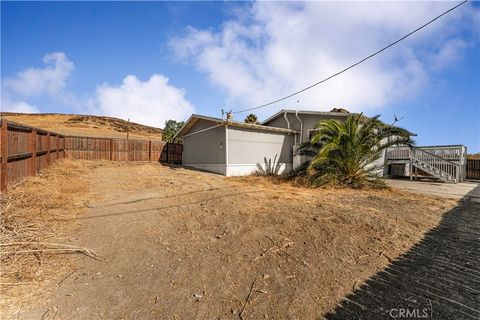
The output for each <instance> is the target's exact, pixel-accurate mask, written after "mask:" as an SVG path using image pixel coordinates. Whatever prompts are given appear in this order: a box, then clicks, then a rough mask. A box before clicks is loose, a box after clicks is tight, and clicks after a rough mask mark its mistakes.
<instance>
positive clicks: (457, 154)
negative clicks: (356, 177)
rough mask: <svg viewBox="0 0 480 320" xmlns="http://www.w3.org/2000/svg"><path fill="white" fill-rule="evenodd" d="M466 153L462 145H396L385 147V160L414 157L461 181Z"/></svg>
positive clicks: (409, 159)
mask: <svg viewBox="0 0 480 320" xmlns="http://www.w3.org/2000/svg"><path fill="white" fill-rule="evenodd" d="M466 155H467V150H466V147H465V146H463V145H449V146H422V147H408V146H397V147H390V148H388V149H387V152H386V160H387V161H388V160H406V161H412V160H415V159H416V160H419V161H422V162H423V163H425V164H427V165H429V166H431V167H432V168H435V169H437V170H440V171H442V172H443V173H447V174H449V175H451V176H452V177H454V178H456V180H457V181H461V180H463V179H464V178H465V177H464V174H465V165H466Z"/></svg>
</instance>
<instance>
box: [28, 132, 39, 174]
mask: <svg viewBox="0 0 480 320" xmlns="http://www.w3.org/2000/svg"><path fill="white" fill-rule="evenodd" d="M28 138H29V140H30V141H29V146H28V149H29V150H30V152H31V153H32V156H31V157H30V170H29V171H30V175H32V176H35V175H37V129H32V132H30V134H29V135H28Z"/></svg>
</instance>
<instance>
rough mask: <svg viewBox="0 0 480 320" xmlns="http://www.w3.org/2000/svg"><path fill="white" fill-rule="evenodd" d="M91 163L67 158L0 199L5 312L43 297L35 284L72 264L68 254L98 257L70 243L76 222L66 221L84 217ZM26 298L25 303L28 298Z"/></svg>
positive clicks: (1, 280) (2, 290)
mask: <svg viewBox="0 0 480 320" xmlns="http://www.w3.org/2000/svg"><path fill="white" fill-rule="evenodd" d="M91 165H92V164H91V163H89V162H74V161H71V160H64V161H61V162H59V163H57V164H55V165H53V166H52V167H51V168H49V169H48V170H46V171H44V172H43V173H42V174H40V175H39V176H37V177H31V178H29V179H27V180H25V181H24V182H23V183H21V184H20V185H18V186H16V187H14V188H12V189H11V190H9V192H8V193H7V194H6V195H4V194H2V198H1V202H0V205H1V216H0V258H1V273H0V283H1V287H0V288H1V294H2V297H4V299H2V304H1V307H2V309H3V308H4V307H6V306H8V304H9V302H8V300H9V299H12V298H15V297H16V296H17V297H18V296H19V295H22V296H23V295H25V294H26V293H27V292H28V293H29V294H31V295H32V296H35V295H36V294H38V293H39V292H38V290H36V289H39V288H36V284H38V283H44V282H48V281H49V280H50V278H51V277H52V275H55V277H56V276H58V272H59V270H62V268H64V267H66V266H68V264H69V257H68V255H67V254H71V253H84V254H92V255H93V254H94V253H93V252H91V251H88V250H86V251H85V250H83V248H77V247H74V246H70V245H68V244H67V242H68V237H67V235H68V234H69V233H70V232H71V231H72V230H73V229H74V228H75V224H72V223H67V222H66V219H69V218H72V217H75V216H77V215H78V214H80V213H81V212H82V211H83V210H84V208H85V205H86V203H88V201H89V191H88V189H89V185H88V180H87V179H86V176H87V172H88V171H87V169H88V167H89V166H91ZM28 299H29V298H28V297H26V298H24V299H22V300H23V301H25V300H28Z"/></svg>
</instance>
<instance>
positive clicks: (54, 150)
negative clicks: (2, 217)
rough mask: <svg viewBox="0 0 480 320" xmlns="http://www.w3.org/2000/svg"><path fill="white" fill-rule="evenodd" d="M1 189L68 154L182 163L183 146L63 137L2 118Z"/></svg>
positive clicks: (120, 159) (96, 157) (72, 155)
mask: <svg viewBox="0 0 480 320" xmlns="http://www.w3.org/2000/svg"><path fill="white" fill-rule="evenodd" d="M0 123H1V130H0V132H1V135H0V142H1V143H0V144H1V152H0V159H1V176H0V182H1V183H0V185H1V188H0V189H1V191H5V190H6V189H7V184H12V183H16V182H18V181H21V180H22V179H24V178H25V177H27V176H29V175H35V174H36V173H37V172H39V171H41V170H43V169H45V168H47V167H48V166H50V165H51V164H52V163H54V162H55V161H57V160H58V159H63V158H65V156H66V154H68V155H69V156H71V157H72V158H73V159H85V160H111V161H155V162H166V163H175V164H180V163H182V151H183V146H182V145H181V144H177V143H165V142H162V141H151V140H139V139H111V138H103V137H77V136H63V135H60V134H57V133H54V132H48V131H45V130H41V129H38V128H33V127H28V126H24V125H20V124H16V123H13V122H10V121H5V120H4V121H1V122H0Z"/></svg>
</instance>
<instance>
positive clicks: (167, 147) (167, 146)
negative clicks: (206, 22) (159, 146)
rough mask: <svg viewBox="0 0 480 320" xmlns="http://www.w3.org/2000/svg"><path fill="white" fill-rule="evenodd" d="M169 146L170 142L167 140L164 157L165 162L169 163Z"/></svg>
mask: <svg viewBox="0 0 480 320" xmlns="http://www.w3.org/2000/svg"><path fill="white" fill-rule="evenodd" d="M169 146H170V142H167V145H166V146H165V147H166V149H167V157H166V158H167V159H166V160H167V163H170V158H169V151H170V150H169V149H170V148H169Z"/></svg>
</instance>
